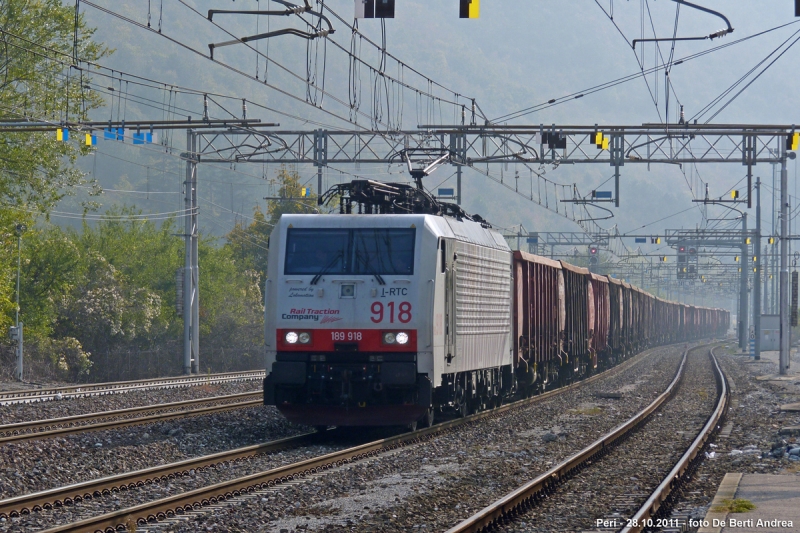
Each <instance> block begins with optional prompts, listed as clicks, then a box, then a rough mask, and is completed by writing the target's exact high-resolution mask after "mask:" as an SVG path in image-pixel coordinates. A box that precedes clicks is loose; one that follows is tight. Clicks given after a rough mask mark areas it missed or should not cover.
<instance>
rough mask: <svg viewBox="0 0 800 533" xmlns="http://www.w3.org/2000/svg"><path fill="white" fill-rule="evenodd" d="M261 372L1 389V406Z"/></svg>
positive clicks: (245, 377) (207, 381) (261, 374)
mask: <svg viewBox="0 0 800 533" xmlns="http://www.w3.org/2000/svg"><path fill="white" fill-rule="evenodd" d="M264 375H265V372H264V371H263V370H248V371H244V372H226V373H222V374H206V375H196V376H175V377H168V378H153V379H143V380H135V381H111V382H107V383H91V384H86V385H69V386H64V387H41V388H38V389H23V390H11V391H0V405H11V404H16V403H30V402H38V401H46V400H55V399H63V398H82V397H86V396H101V395H104V394H118V393H123V392H130V391H133V390H148V389H167V388H178V387H191V386H195V385H205V384H217V383H227V382H231V381H251V380H255V379H261V378H263V377H264Z"/></svg>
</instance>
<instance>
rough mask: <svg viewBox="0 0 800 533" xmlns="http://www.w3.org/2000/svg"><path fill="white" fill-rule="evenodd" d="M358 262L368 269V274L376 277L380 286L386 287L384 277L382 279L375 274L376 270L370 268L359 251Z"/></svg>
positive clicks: (357, 253) (357, 254)
mask: <svg viewBox="0 0 800 533" xmlns="http://www.w3.org/2000/svg"><path fill="white" fill-rule="evenodd" d="M356 260H357V261H360V262H361V263H362V264H363V265H364V267H365V268H366V269H367V274H369V275H371V276H374V277H375V279H376V280H378V284H379V285H386V282H385V281H384V280H383V277H381V275H380V274H378V273H377V272H375V269H374V268H372V267H370V264H369V262H368V261H367V260H366V259H365V258H364V256H362V255H361V253H360V252H358V251H356Z"/></svg>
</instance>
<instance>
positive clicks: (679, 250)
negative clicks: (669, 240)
mask: <svg viewBox="0 0 800 533" xmlns="http://www.w3.org/2000/svg"><path fill="white" fill-rule="evenodd" d="M685 251H686V247H685V246H678V253H683V252H685Z"/></svg>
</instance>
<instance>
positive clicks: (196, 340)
mask: <svg viewBox="0 0 800 533" xmlns="http://www.w3.org/2000/svg"><path fill="white" fill-rule="evenodd" d="M195 154H197V133H196V132H192V213H191V215H192V216H191V218H192V372H194V373H195V374H199V373H200V263H199V261H198V251H197V248H198V244H199V243H198V241H199V239H200V237H199V233H200V231H199V227H198V223H197V157H196V155H195Z"/></svg>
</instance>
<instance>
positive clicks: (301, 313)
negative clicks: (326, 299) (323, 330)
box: [281, 307, 342, 324]
mask: <svg viewBox="0 0 800 533" xmlns="http://www.w3.org/2000/svg"><path fill="white" fill-rule="evenodd" d="M338 314H339V310H338V309H313V308H310V307H309V308H306V307H304V308H301V309H292V310H291V311H290V312H288V313H283V314H281V318H282V319H283V320H301V321H302V320H313V321H314V322H319V321H320V317H322V323H323V324H327V323H329V322H338V321H339V320H342V319H341V318H340V317H336V316H332V315H338Z"/></svg>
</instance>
